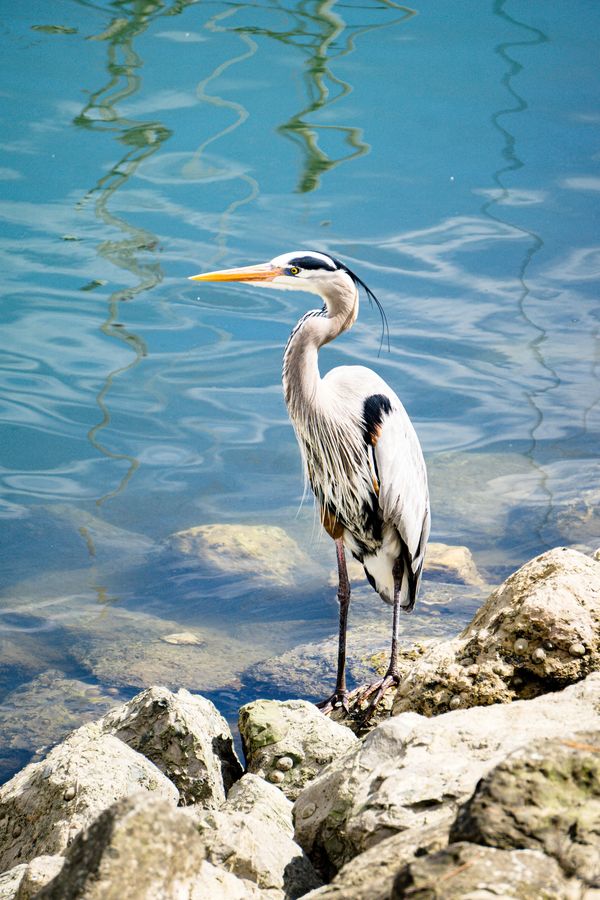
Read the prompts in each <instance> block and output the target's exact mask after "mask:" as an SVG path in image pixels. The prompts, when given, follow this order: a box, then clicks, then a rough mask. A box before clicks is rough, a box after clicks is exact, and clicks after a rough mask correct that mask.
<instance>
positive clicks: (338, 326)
mask: <svg viewBox="0 0 600 900" xmlns="http://www.w3.org/2000/svg"><path fill="white" fill-rule="evenodd" d="M323 299H324V301H325V306H324V307H323V309H320V310H317V309H313V310H311V311H310V312H308V313H306V315H304V316H303V317H302V318H301V319H300V321H299V322H298V324H297V325H296V327H295V328H294V330H293V331H292V333H291V335H290V337H289V340H288V343H287V347H286V348H285V353H284V356H283V392H284V396H285V402H286V404H287V407H288V412H289V414H290V418H291V419H292V421H293V422H294V424H296V423H299V422H301V421H303V420H306V419H307V418H308V417H309V416H310V414H311V413H312V411H314V409H315V407H316V406H317V403H318V393H319V385H320V383H321V375H320V373H319V362H318V353H319V348H320V347H322V346H323V344H327V343H328V342H329V341H333V340H334V339H335V338H336V337H337V336H338V334H340V333H341V332H342V331H347V329H348V328H351V327H352V325H353V324H354V322H355V321H356V317H357V315H358V290H357V288H356V286H355V285H354V282H352V280H351V279H350V278H349V277H348V276H344V278H343V279H340V281H339V283H335V284H332V285H330V286H328V289H327V293H326V294H325V293H323Z"/></svg>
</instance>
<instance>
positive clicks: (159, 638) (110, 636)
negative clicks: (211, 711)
mask: <svg viewBox="0 0 600 900" xmlns="http://www.w3.org/2000/svg"><path fill="white" fill-rule="evenodd" d="M194 630H195V632H197V634H196V637H197V642H195V643H193V644H190V643H188V644H181V643H177V644H175V643H171V642H169V641H166V640H165V637H169V636H171V635H172V634H177V633H179V632H181V622H175V621H172V620H169V619H163V618H160V617H159V616H153V615H150V614H148V613H142V612H138V611H131V610H127V609H123V608H119V607H118V606H114V607H112V608H111V614H110V616H98V615H97V614H95V615H94V616H93V617H92V616H89V617H88V619H87V621H85V622H83V623H81V624H80V625H79V627H74V628H73V634H74V636H75V637H76V641H74V644H73V654H74V655H75V656H76V657H77V659H78V660H79V662H80V664H81V665H82V666H84V667H85V668H86V669H87V670H88V671H90V672H92V673H93V675H94V676H95V677H96V678H97V679H98V681H100V682H102V683H103V684H109V685H113V686H115V687H117V688H131V687H134V688H137V689H140V690H142V689H144V688H147V687H151V686H152V685H154V684H164V685H166V687H168V688H169V689H170V690H177V689H178V688H179V686H180V685H181V683H182V682H183V683H184V684H193V685H197V686H198V688H199V689H201V690H202V691H213V690H218V689H220V688H223V687H225V686H226V685H231V684H232V683H235V682H236V679H237V677H238V676H239V674H240V673H241V672H242V671H243V670H244V669H245V668H246V667H247V666H249V665H250V664H252V663H254V662H256V661H257V660H258V659H259V658H260V657H261V655H264V648H261V647H260V646H253V645H252V643H251V642H248V641H246V640H241V639H236V638H235V637H231V636H229V635H227V634H226V633H225V632H223V631H219V630H218V629H215V628H210V627H208V626H203V627H202V628H196V629H194ZM124 660H126V665H125V664H124Z"/></svg>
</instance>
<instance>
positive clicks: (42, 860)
mask: <svg viewBox="0 0 600 900" xmlns="http://www.w3.org/2000/svg"><path fill="white" fill-rule="evenodd" d="M64 861H65V860H64V857H63V856H37V857H36V858H35V859H32V860H31V862H30V863H29V864H25V865H20V866H16V868H15V869H11V870H10V871H11V872H15V871H16V870H17V869H18V870H20V871H19V883H18V886H17V888H16V890H15V893H14V894H10V895H6V896H5V895H4V894H3V893H2V878H3V877H4V876H0V900H9V898H10V900H13V897H14V900H33V897H35V896H36V895H37V893H38V891H40V890H41V889H42V888H43V887H44V886H45V885H46V884H48V883H49V882H50V881H52V879H53V878H55V877H56V875H58V873H59V872H60V870H61V869H62V867H63V865H64ZM6 874H10V873H6Z"/></svg>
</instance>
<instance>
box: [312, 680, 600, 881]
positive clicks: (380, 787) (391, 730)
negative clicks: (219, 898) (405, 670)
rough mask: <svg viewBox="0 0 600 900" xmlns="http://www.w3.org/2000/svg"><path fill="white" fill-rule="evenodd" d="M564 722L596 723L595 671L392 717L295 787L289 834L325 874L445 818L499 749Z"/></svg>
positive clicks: (551, 732)
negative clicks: (553, 684)
mask: <svg viewBox="0 0 600 900" xmlns="http://www.w3.org/2000/svg"><path fill="white" fill-rule="evenodd" d="M565 723H568V725H569V730H570V731H573V732H575V731H578V730H579V731H581V730H584V729H586V730H594V729H596V728H598V726H599V725H600V673H594V674H592V675H590V676H589V677H588V678H587V679H586V680H585V681H583V682H580V683H578V684H575V685H572V686H571V687H568V688H565V690H564V691H562V692H560V693H556V694H552V695H550V696H545V697H538V698H536V699H535V700H529V701H516V702H515V703H512V704H498V705H495V706H488V707H480V708H477V709H469V710H456V711H455V712H451V713H446V714H445V715H441V716H437V717H435V718H426V717H424V716H419V715H417V714H416V713H405V714H404V715H401V716H395V717H394V718H392V719H389V720H388V721H387V722H384V723H383V724H382V725H380V726H379V727H378V728H376V729H375V730H374V731H372V732H371V733H370V734H369V735H367V737H366V738H365V739H364V741H362V742H361V743H359V744H358V745H356V746H353V747H351V748H350V749H349V750H347V751H346V752H345V753H344V754H342V755H340V756H339V757H338V758H336V760H335V761H334V762H333V763H332V764H331V765H329V766H328V768H327V769H326V770H325V771H324V772H322V774H321V775H320V776H319V777H317V778H316V779H315V780H314V781H313V782H312V783H311V784H309V785H308V786H307V787H306V788H305V789H304V790H303V791H302V793H301V794H300V796H299V797H298V799H297V800H296V803H295V805H294V822H295V837H296V840H297V842H298V843H299V844H300V846H301V847H303V848H304V850H305V851H306V853H307V854H308V856H309V857H310V858H311V860H312V862H313V863H314V864H315V867H316V868H317V870H319V871H320V872H321V873H322V874H323V875H324V876H325V877H326V878H327V877H328V876H330V875H333V874H334V873H335V872H336V871H337V870H338V869H340V868H341V866H342V865H344V863H346V862H348V861H349V860H351V859H352V858H353V857H355V856H357V855H358V854H359V853H361V852H363V851H364V850H367V849H368V848H369V847H373V846H375V845H376V844H378V843H379V842H380V841H382V840H383V839H384V838H387V837H390V836H391V835H393V834H395V833H398V832H412V833H413V834H417V833H418V831H419V830H420V829H421V828H423V826H424V825H429V826H436V825H438V824H442V823H443V822H445V821H447V817H448V814H449V813H453V814H455V813H456V811H457V810H458V807H459V805H460V804H462V803H464V802H465V801H466V800H467V799H468V797H469V796H470V794H471V793H472V792H473V790H474V788H475V785H476V784H477V782H478V781H479V779H480V778H482V777H483V776H484V775H486V774H487V773H488V772H489V771H490V770H491V769H492V768H493V767H494V766H495V765H497V764H498V763H499V762H500V761H501V760H502V759H504V758H505V757H506V755H507V754H508V753H510V752H512V751H514V750H517V749H519V748H521V747H523V746H525V745H526V744H528V743H530V742H532V741H534V740H537V741H540V740H542V739H550V738H555V737H561V736H563V735H564V732H565ZM417 840H418V837H417Z"/></svg>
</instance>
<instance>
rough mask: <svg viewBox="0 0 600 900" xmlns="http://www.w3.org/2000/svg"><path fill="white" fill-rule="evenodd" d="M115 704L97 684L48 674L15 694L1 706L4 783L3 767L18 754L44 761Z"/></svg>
mask: <svg viewBox="0 0 600 900" xmlns="http://www.w3.org/2000/svg"><path fill="white" fill-rule="evenodd" d="M114 704H115V698H114V696H111V695H110V694H107V693H105V692H104V690H103V689H102V688H101V687H100V686H99V685H96V684H88V683H87V682H85V681H80V680H79V679H77V678H66V677H65V676H64V674H63V673H62V672H59V671H57V670H56V669H51V670H48V671H47V672H44V673H43V674H42V675H39V676H38V677H37V678H34V679H32V680H31V681H29V682H27V684H23V685H21V686H20V687H18V688H17V689H16V690H14V691H11V692H10V693H9V694H7V695H6V697H5V698H4V700H3V702H2V705H1V706H0V734H1V735H2V747H1V748H0V780H2V779H1V773H2V768H3V766H2V763H3V762H5V763H8V762H9V755H10V753H11V752H14V751H23V752H25V753H27V754H28V755H29V756H31V754H34V756H33V760H34V761H35V760H36V759H40V758H41V756H42V754H43V752H44V750H45V747H47V746H49V745H52V744H55V743H56V742H57V741H60V740H61V739H62V738H64V737H65V736H66V735H67V734H68V733H69V732H70V731H73V729H75V728H78V727H79V726H80V725H81V724H82V723H85V722H88V721H92V720H93V719H97V718H98V717H99V716H101V715H102V714H103V713H104V712H106V711H107V710H108V709H110V708H111V707H112V706H114Z"/></svg>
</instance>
